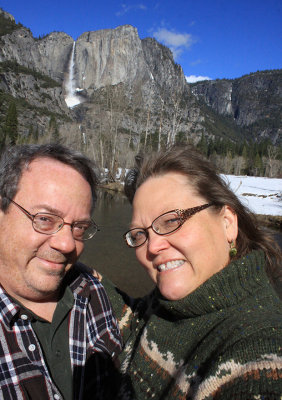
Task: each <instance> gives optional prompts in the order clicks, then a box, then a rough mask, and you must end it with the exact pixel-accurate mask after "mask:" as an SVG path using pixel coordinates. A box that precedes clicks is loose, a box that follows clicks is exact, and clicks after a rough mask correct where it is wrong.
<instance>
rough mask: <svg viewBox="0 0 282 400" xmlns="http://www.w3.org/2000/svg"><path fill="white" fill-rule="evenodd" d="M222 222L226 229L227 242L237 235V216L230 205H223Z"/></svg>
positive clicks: (234, 238)
mask: <svg viewBox="0 0 282 400" xmlns="http://www.w3.org/2000/svg"><path fill="white" fill-rule="evenodd" d="M223 218H224V224H225V229H226V237H227V240H228V242H229V243H231V242H232V240H234V241H235V240H236V238H237V235H238V218H237V214H235V212H234V210H233V209H232V208H231V207H230V206H224V213H223Z"/></svg>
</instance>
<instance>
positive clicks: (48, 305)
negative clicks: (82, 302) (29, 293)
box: [21, 301, 58, 322]
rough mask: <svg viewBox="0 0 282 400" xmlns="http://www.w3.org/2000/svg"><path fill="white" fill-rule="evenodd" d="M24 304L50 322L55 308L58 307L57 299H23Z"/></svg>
mask: <svg viewBox="0 0 282 400" xmlns="http://www.w3.org/2000/svg"><path fill="white" fill-rule="evenodd" d="M21 303H22V305H23V306H24V307H26V308H28V309H29V310H30V311H32V312H33V313H34V314H36V315H37V316H38V317H40V318H43V319H45V320H46V321H48V322H52V319H53V315H54V312H55V309H56V307H57V304H58V302H57V301H49V302H40V303H35V302H30V301H24V302H23V301H22V302H21Z"/></svg>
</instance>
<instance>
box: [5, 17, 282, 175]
mask: <svg viewBox="0 0 282 400" xmlns="http://www.w3.org/2000/svg"><path fill="white" fill-rule="evenodd" d="M281 91H282V89H281V70H280V71H266V72H260V73H256V74H251V75H249V76H246V77H242V78H239V79H235V80H233V81H228V80H217V81H206V82H199V83H197V84H194V85H189V84H188V83H187V82H186V80H185V77H184V74H183V71H182V68H181V67H180V66H179V65H177V64H176V63H175V62H174V60H173V55H172V53H171V51H170V50H169V49H168V48H166V47H165V46H163V45H161V44H160V43H158V42H157V41H156V40H154V39H152V38H146V39H140V38H139V35H138V32H137V30H136V28H134V27H132V26H130V25H124V26H120V27H117V28H116V29H105V30H100V31H96V32H85V33H83V34H82V35H81V36H80V37H79V38H78V39H77V40H76V41H75V42H74V41H73V39H72V38H71V37H70V36H69V35H67V34H66V33H63V32H52V33H50V34H49V35H47V36H45V37H43V38H34V37H33V35H32V33H31V32H30V30H29V29H28V28H26V27H24V26H22V25H21V24H16V23H15V20H14V18H13V16H11V15H10V14H8V13H6V12H5V11H3V10H0V133H1V129H2V130H3V129H4V128H3V126H4V125H5V118H6V114H7V110H8V106H9V103H10V102H11V101H14V102H15V104H16V107H17V115H18V130H19V140H21V141H29V140H32V139H31V138H30V132H31V131H33V132H34V131H35V130H36V131H37V133H38V138H39V139H38V140H41V141H44V140H50V135H51V131H52V126H50V125H52V124H53V128H54V124H55V125H56V132H57V133H56V134H57V139H58V138H60V139H61V140H63V141H64V142H65V143H68V144H71V145H74V146H76V147H80V148H83V149H84V150H85V151H87V152H88V153H90V154H91V156H93V157H95V158H96V159H97V160H99V163H100V165H102V166H108V167H110V168H114V165H115V164H116V163H118V164H120V165H123V166H125V165H127V164H130V163H131V159H132V157H133V155H134V154H135V153H136V152H137V151H138V150H139V148H140V146H144V143H145V144H146V145H150V146H151V147H154V148H158V147H159V146H161V145H166V144H171V143H174V142H175V141H180V142H187V141H188V142H189V141H192V142H198V141H199V140H200V139H201V137H202V136H203V135H204V136H206V137H224V138H229V139H231V140H232V141H234V142H236V141H239V140H244V139H245V140H251V139H255V140H258V139H261V138H263V137H264V138H270V139H271V140H272V142H273V143H280V142H281V123H280V121H279V117H280V112H281ZM70 92H71V93H70ZM67 96H71V97H72V98H75V99H76V103H75V104H76V106H75V107H68V106H67V104H66V101H65V100H66V97H67ZM50 121H52V124H50ZM54 121H55V122H54ZM53 130H54V129H53ZM48 135H49V136H48ZM2 136H3V135H2Z"/></svg>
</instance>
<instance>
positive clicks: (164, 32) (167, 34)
mask: <svg viewBox="0 0 282 400" xmlns="http://www.w3.org/2000/svg"><path fill="white" fill-rule="evenodd" d="M153 36H154V37H155V38H156V39H157V40H158V41H159V42H161V43H163V44H164V45H165V46H167V47H169V48H170V50H171V51H172V53H173V56H174V58H175V59H176V58H177V57H178V56H179V55H180V54H181V53H182V52H183V51H184V49H189V48H190V47H191V46H192V44H193V43H195V42H196V40H195V39H194V38H193V36H192V35H190V34H189V33H177V32H175V31H173V30H171V31H169V30H168V29H166V28H159V29H158V30H157V31H155V32H154V33H153Z"/></svg>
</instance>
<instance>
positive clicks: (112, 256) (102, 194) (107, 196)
mask: <svg viewBox="0 0 282 400" xmlns="http://www.w3.org/2000/svg"><path fill="white" fill-rule="evenodd" d="M130 218H131V205H130V204H129V202H128V201H127V199H126V197H125V196H124V195H122V194H119V193H118V194H117V193H115V192H110V191H107V190H102V189H101V190H99V192H98V201H97V205H96V208H95V211H94V215H93V219H94V221H95V222H96V223H97V225H98V226H99V228H100V231H99V232H97V233H96V235H95V236H94V238H93V239H91V240H88V241H87V242H85V250H84V252H83V254H82V256H81V258H80V260H81V261H82V262H84V263H85V264H87V265H89V266H91V267H93V268H95V269H97V270H98V271H99V272H100V273H102V274H105V275H106V276H107V277H108V278H110V279H111V280H112V281H113V282H114V283H115V284H116V285H117V286H118V287H119V288H121V289H122V290H124V291H126V292H127V293H128V294H130V295H131V296H134V297H136V296H142V295H144V294H146V293H148V291H149V290H150V289H151V288H152V287H153V285H152V283H151V280H150V279H149V277H148V276H147V274H146V272H145V271H144V270H143V268H142V267H141V266H140V264H139V263H138V262H137V260H136V258H135V251H134V250H133V249H130V248H129V247H128V246H127V245H126V244H125V242H124V239H123V236H122V235H123V233H124V232H126V231H127V230H128V226H129V223H130ZM274 234H275V238H276V240H277V241H278V243H279V245H280V247H281V248H282V234H281V232H278V231H277V232H274Z"/></svg>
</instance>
